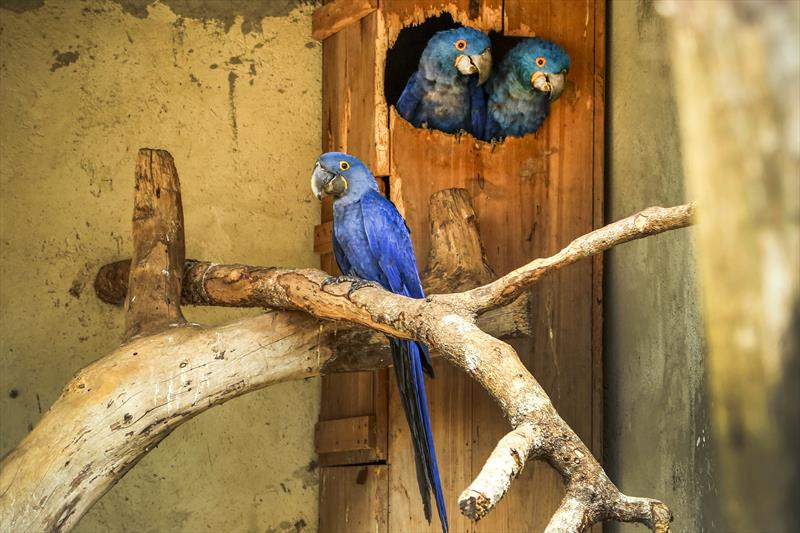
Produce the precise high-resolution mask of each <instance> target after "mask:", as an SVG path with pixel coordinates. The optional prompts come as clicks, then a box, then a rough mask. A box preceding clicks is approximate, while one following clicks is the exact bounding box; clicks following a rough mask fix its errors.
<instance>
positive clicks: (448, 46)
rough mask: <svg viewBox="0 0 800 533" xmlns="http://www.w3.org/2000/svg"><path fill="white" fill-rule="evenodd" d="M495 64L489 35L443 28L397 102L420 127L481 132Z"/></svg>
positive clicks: (454, 131)
mask: <svg viewBox="0 0 800 533" xmlns="http://www.w3.org/2000/svg"><path fill="white" fill-rule="evenodd" d="M491 69H492V51H491V42H490V41H489V37H488V36H487V35H486V34H485V33H483V32H482V31H479V30H476V29H475V28H470V27H461V28H455V29H452V30H446V31H440V32H437V33H436V34H434V35H433V37H431V38H430V40H429V41H428V44H427V45H426V46H425V50H424V51H423V52H422V57H421V58H420V60H419V67H418V68H417V71H416V72H415V73H414V74H412V75H411V78H409V80H408V83H406V87H405V89H404V90H403V93H402V94H401V95H400V98H399V99H398V100H397V103H396V104H395V108H396V109H397V112H398V113H400V116H401V117H403V118H404V119H406V120H407V121H409V122H410V123H411V124H413V125H414V127H417V128H419V127H423V126H426V127H428V128H434V129H437V130H441V131H444V132H446V133H458V132H460V131H462V130H463V131H466V132H469V133H471V134H473V135H475V136H476V137H478V136H480V135H481V134H482V132H483V130H484V128H485V122H486V97H485V94H484V92H483V88H482V87H481V85H483V83H484V82H485V81H486V80H487V79H488V78H489V74H490V72H491Z"/></svg>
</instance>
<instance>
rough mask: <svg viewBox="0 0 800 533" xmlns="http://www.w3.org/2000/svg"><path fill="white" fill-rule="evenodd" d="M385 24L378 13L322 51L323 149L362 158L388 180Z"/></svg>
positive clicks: (331, 40) (349, 28) (345, 30)
mask: <svg viewBox="0 0 800 533" xmlns="http://www.w3.org/2000/svg"><path fill="white" fill-rule="evenodd" d="M325 7H327V6H325ZM320 9H323V8H320ZM380 20H381V15H380V12H378V11H374V12H372V13H370V14H368V15H366V16H365V17H363V18H361V19H359V20H357V21H356V22H353V23H352V24H350V25H348V26H346V27H344V28H343V29H342V30H340V31H339V32H337V33H336V34H334V35H331V36H330V37H328V38H327V39H325V41H324V43H323V46H322V62H323V68H324V71H323V77H322V148H323V150H324V151H326V152H328V151H339V152H347V153H349V154H351V155H354V156H356V157H358V158H359V159H361V160H362V161H363V162H364V163H366V164H367V166H369V167H370V168H371V169H372V171H373V173H374V174H375V175H376V176H382V175H386V174H387V173H388V163H389V159H388V157H389V154H388V129H387V125H388V118H387V114H386V113H387V111H386V109H387V108H386V100H385V98H384V96H383V64H384V61H385V59H386V38H385V31H384V29H385V26H384V24H382V23H379V21H380Z"/></svg>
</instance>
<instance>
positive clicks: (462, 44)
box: [456, 39, 467, 50]
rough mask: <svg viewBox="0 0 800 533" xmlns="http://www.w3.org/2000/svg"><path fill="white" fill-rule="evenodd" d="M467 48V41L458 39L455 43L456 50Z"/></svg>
mask: <svg viewBox="0 0 800 533" xmlns="http://www.w3.org/2000/svg"><path fill="white" fill-rule="evenodd" d="M466 47H467V41H466V40H465V39H459V40H457V41H456V50H464V49H465V48H466Z"/></svg>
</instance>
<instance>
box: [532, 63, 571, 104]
mask: <svg viewBox="0 0 800 533" xmlns="http://www.w3.org/2000/svg"><path fill="white" fill-rule="evenodd" d="M566 81H567V71H566V70H562V71H561V72H557V73H555V74H548V73H546V72H534V73H533V76H531V86H532V87H533V88H534V89H536V90H537V91H541V92H543V93H547V94H548V95H549V100H550V101H551V102H552V101H553V100H555V99H557V98H558V97H559V96H561V93H563V92H564V85H565V84H566Z"/></svg>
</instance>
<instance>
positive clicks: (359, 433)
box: [314, 416, 375, 453]
mask: <svg viewBox="0 0 800 533" xmlns="http://www.w3.org/2000/svg"><path fill="white" fill-rule="evenodd" d="M373 446H375V417H372V416H354V417H351V418H339V419H336V420H327V421H323V422H317V426H316V428H315V431H314V447H315V450H316V452H317V453H333V452H349V451H352V450H368V449H369V448H370V447H373Z"/></svg>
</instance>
